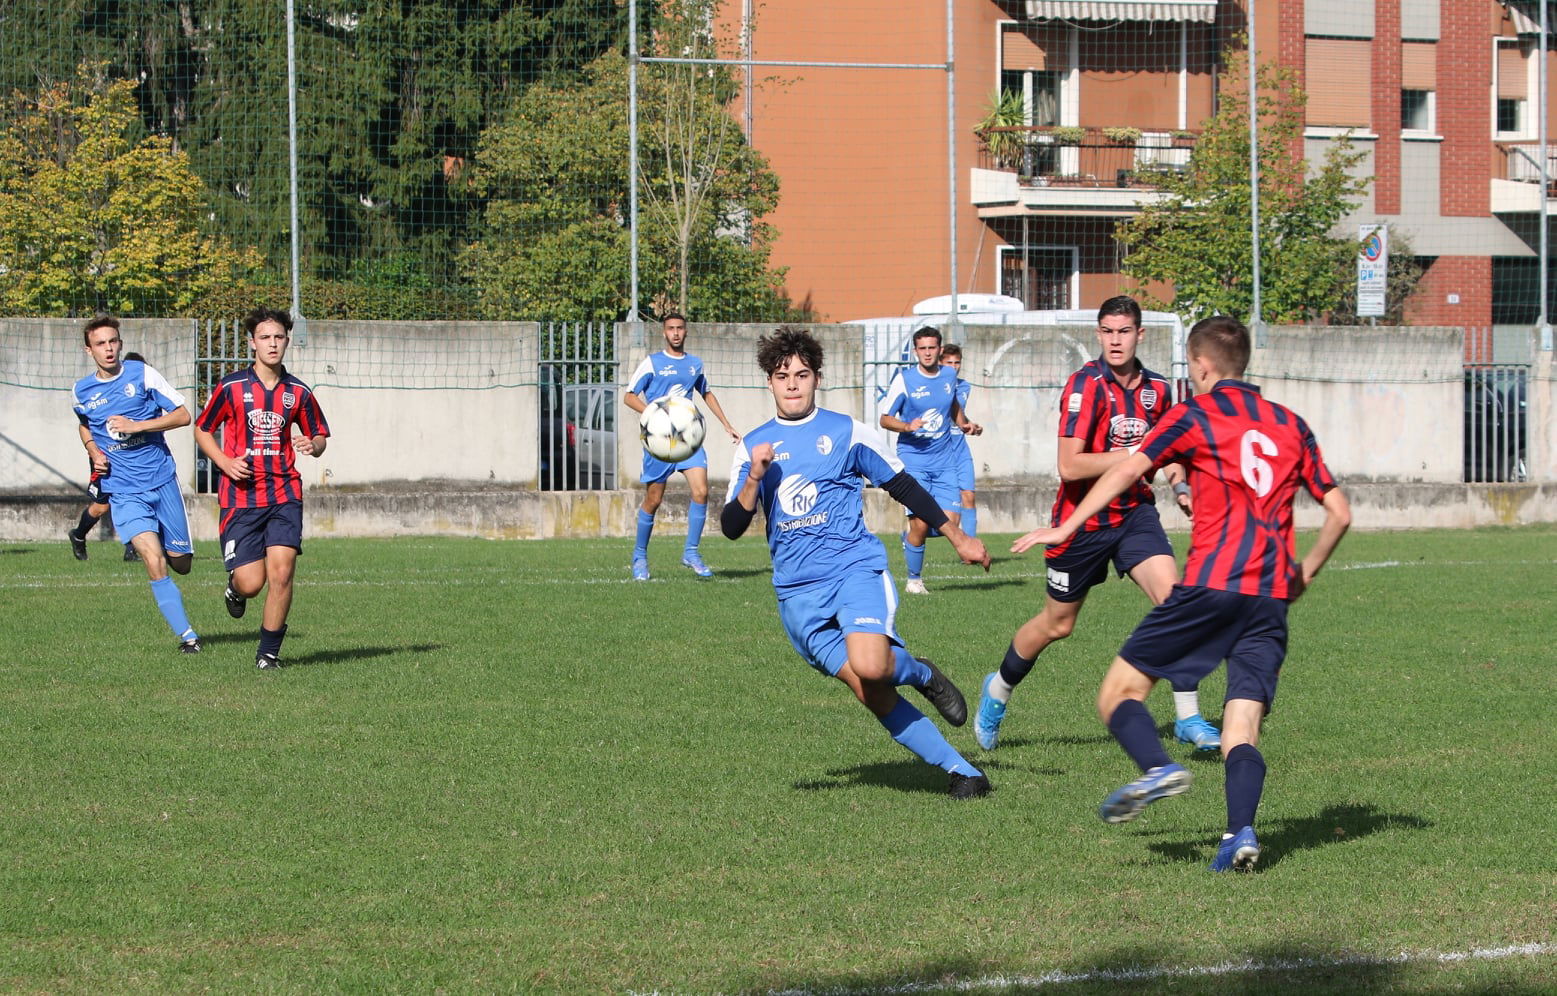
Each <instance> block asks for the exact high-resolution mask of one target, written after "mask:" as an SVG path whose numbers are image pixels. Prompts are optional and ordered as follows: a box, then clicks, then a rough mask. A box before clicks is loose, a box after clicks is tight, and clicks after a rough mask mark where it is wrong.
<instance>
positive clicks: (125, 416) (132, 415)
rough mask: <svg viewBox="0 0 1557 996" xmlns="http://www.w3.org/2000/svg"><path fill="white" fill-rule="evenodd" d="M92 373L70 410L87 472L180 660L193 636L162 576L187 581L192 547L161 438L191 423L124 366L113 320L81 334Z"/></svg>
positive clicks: (164, 394) (179, 600) (173, 400)
mask: <svg viewBox="0 0 1557 996" xmlns="http://www.w3.org/2000/svg"><path fill="white" fill-rule="evenodd" d="M81 333H82V339H83V340H84V342H85V347H86V351H87V354H88V355H89V356H91V357H92V362H93V363H94V364H95V365H96V367H97V369H96V371H94V372H93V373H91V374H88V375H87V376H85V377H83V378H81V379H80V380H79V381H77V382H76V387H75V402H76V405H75V411H76V417H77V419H78V420H79V421H80V424H81V425H83V426H85V427H86V429H87V430H88V432H89V433H90V434H91V442H92V444H93V445H92V448H90V449H89V452H91V453H92V467H93V469H94V470H97V471H99V472H100V473H102V475H103V477H102V486H103V489H104V490H105V491H107V492H108V493H109V499H108V507H109V509H110V511H112V513H113V520H114V531H115V532H117V533H118V534H119V541H120V542H121V543H131V544H133V545H134V546H135V552H136V553H138V554H140V558H141V562H142V563H144V564H145V565H146V576H147V577H148V578H149V579H150V580H151V594H152V598H153V599H155V600H156V603H157V608H158V610H159V611H161V613H162V617H163V618H164V619H166V620H167V622H168V627H169V628H170V629H172V630H173V633H174V635H175V636H177V637H178V641H179V644H178V648H179V650H181V651H182V652H184V653H186V654H198V653H199V652H200V637H199V635H198V634H196V633H195V630H194V627H192V626H190V625H189V617H188V616H187V615H185V613H184V597H183V595H181V594H180V593H179V590H178V585H176V584H174V583H173V579H172V578H170V577H168V569H169V568H172V569H173V570H174V571H175V572H177V573H179V574H188V573H189V568H190V565H191V564H192V562H193V561H194V556H195V545H194V540H193V538H192V537H191V535H190V532H189V516H188V515H187V514H186V513H185V511H184V495H183V492H182V491H180V490H179V486H178V469H177V467H176V466H175V465H174V463H173V454H172V453H171V452H170V451H169V450H168V444H167V442H166V440H164V439H163V438H162V436H163V433H165V432H167V431H168V430H169V429H177V428H179V427H180V426H185V425H188V424H189V423H190V415H189V406H188V405H187V404H186V403H185V402H184V397H183V395H181V394H179V393H178V392H177V391H175V390H173V388H172V386H171V385H169V384H168V382H167V381H166V380H165V379H163V376H162V375H161V374H160V373H158V372H157V371H156V370H154V369H152V368H151V367H149V366H147V365H146V364H145V363H140V362H135V361H123V360H121V359H120V355H119V350H120V348H121V347H122V346H123V343H122V342H121V341H120V339H119V320H118V319H117V318H114V317H113V316H112V315H98V316H97V317H95V318H93V319H92V320H91V321H89V322H87V323H86V325H85V327H84V328H83V329H82V330H81Z"/></svg>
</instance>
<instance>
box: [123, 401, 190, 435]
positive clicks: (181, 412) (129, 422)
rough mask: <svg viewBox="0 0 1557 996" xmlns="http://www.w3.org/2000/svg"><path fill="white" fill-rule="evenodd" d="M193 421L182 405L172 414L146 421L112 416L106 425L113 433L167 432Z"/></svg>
mask: <svg viewBox="0 0 1557 996" xmlns="http://www.w3.org/2000/svg"><path fill="white" fill-rule="evenodd" d="M193 421H194V418H193V417H192V416H191V415H190V414H189V409H188V408H187V407H185V406H183V405H180V406H178V407H177V408H175V409H173V410H172V411H170V412H163V413H162V414H161V415H158V416H157V417H156V418H148V419H144V420H137V419H133V418H129V417H128V416H125V415H110V416H109V417H108V421H107V423H106V425H107V427H108V429H109V431H111V432H167V431H168V430H169V429H178V428H182V427H183V426H186V425H188V424H189V423H191V422H193Z"/></svg>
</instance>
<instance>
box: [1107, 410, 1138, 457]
mask: <svg viewBox="0 0 1557 996" xmlns="http://www.w3.org/2000/svg"><path fill="white" fill-rule="evenodd" d="M1146 429H1147V425H1146V420H1145V419H1144V418H1135V417H1134V416H1131V415H1115V416H1114V417H1113V418H1112V419H1110V420H1109V423H1108V444H1109V445H1110V446H1113V447H1119V448H1125V449H1128V448H1129V447H1131V446H1138V445H1140V442H1141V440H1143V439H1145V438H1146Z"/></svg>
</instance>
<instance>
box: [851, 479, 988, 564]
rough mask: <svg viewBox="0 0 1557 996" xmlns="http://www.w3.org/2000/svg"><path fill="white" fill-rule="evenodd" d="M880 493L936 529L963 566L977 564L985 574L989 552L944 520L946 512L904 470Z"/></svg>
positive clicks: (886, 484) (982, 545) (883, 485)
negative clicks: (948, 542) (888, 496)
mask: <svg viewBox="0 0 1557 996" xmlns="http://www.w3.org/2000/svg"><path fill="white" fill-rule="evenodd" d="M878 479H879V478H878ZM881 490H883V491H885V492H886V493H887V494H889V495H891V496H892V499H893V500H894V501H896V502H897V503H898V504H899V505H902V506H903V507H904V508H906V509H908V510H909V511H910V512H912V513H913V514H914V515H915V516H916V517H917V518H920V519H923V520H924V521H925V523H926V524H927V525H928V526H929V527H930V528H931V529H939V530H940V531H941V535H942V536H945V537H946V539H947V540H948V541H950V543H951V545H952V549H953V550H956V551H957V556H959V557H961V558H962V562H963V563H965V564H978V565H979V566H981V567H983V568H984V570H986V571H987V570H989V551H988V550H986V549H984V541H983V540H980V539H977V538H975V537H972V536H969V535H968V534H967V533H965V532H963V531H962V527H960V526H958V525H955V524H954V523H953V522H952V521H951V519H949V518H948V517H947V515H946V510H945V509H943V508H941V506H940V505H938V504H936V501H935V496H933V495H932V494H930V492H928V491H926V490H925V489H924V485H922V484H920V483H919V481H918V479H916V478H915V477H914V475H912V474H910V473H909V472H908V471H906V470H901V471H898V472H897V474H895V475H893V477H892V478H891V479H890V480H888V481H887V482H886V483H884V484H882V485H881Z"/></svg>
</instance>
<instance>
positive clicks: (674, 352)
mask: <svg viewBox="0 0 1557 996" xmlns="http://www.w3.org/2000/svg"><path fill="white" fill-rule="evenodd" d="M664 334H665V348H664V349H663V350H661V351H659V352H657V353H650V354H649V355H648V356H646V357H644V360H643V362H642V363H640V364H638V369H637V370H635V371H634V372H633V378H632V381H631V386H630V387H629V388H628V389H627V394H626V396H624V397H623V398H622V401H623V402H624V403H626V405H627V407H628V408H631V409H632V410H633V411H635V412H637V413H638V414H640V415H641V414H643V410H644V409H645V408H647V407H649V403H650V402H653V401H658V400H659V399H660V398H664V397H670V396H680V397H684V398H690V397H691V395H692V393H693V392H694V391H695V392H697V393H698V394H700V395H702V397H703V401H704V403H706V404H707V405H708V410H709V411H711V412H713V413H714V417H715V418H717V419H718V420H719V423H720V424H721V425H723V426H724V431H725V432H728V433H729V434H730V439H731V440H732V441H734V442H740V439H741V434H740V433H738V432H736V431H735V427H734V426H732V425H731V424H730V420H729V419H727V418H725V415H724V409H723V408H721V407H719V399H717V398H715V397H714V394H713V392H712V391H711V390H709V388H708V379H707V378H706V377H704V376H703V361H702V360H701V359H699V358H698V357H696V356H693V355H692V354H691V353H688V352H687V351H686V350H685V349H684V348H683V347H684V346H685V345H686V341H687V320H686V319H685V318H684V317H682V316H681V315H677V314H674V313H673V314H669V315H666V316H665V324H664ZM678 470H679V471H681V473H682V474H683V475H684V476H685V477H686V479H687V487H689V488H691V489H692V501H691V504H689V505H688V506H687V542H686V546H685V547H684V548H683V549H682V551H681V565H682V566H683V567H689V568H691V569H692V573H694V574H696V575H697V576H698V577H700V578H711V577H713V576H714V572H713V569H712V568H710V567H709V566H708V565H707V564H705V563H703V558H702V556H701V554H699V553H698V545H699V544H700V543H701V542H702V540H703V526H704V524H705V522H706V521H707V519H708V454H707V453H706V452H704V450H703V448H702V447H701V446H699V447H698V449H697V452H696V453H694V454H692V455H691V456H689V457H687V458H686V459H685V460H683V461H681V462H680V463H666V462H665V461H663V460H660V459H657V458H655V457H653V456H650V455H649V452H648V451H647V450H645V451H644V454H643V473H642V474H641V475H640V479H641V480H642V481H643V484H644V491H643V504H642V505H640V506H639V508H638V533H637V539H636V541H635V542H634V544H633V560H632V572H633V580H634V581H647V580H649V536H650V535H651V534H652V533H653V532H654V515H655V513H656V512H658V511H659V508H660V503H661V502H663V501H664V500H665V482H666V481H668V480H670V475H671V474H674V473H675V472H676V471H678Z"/></svg>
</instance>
